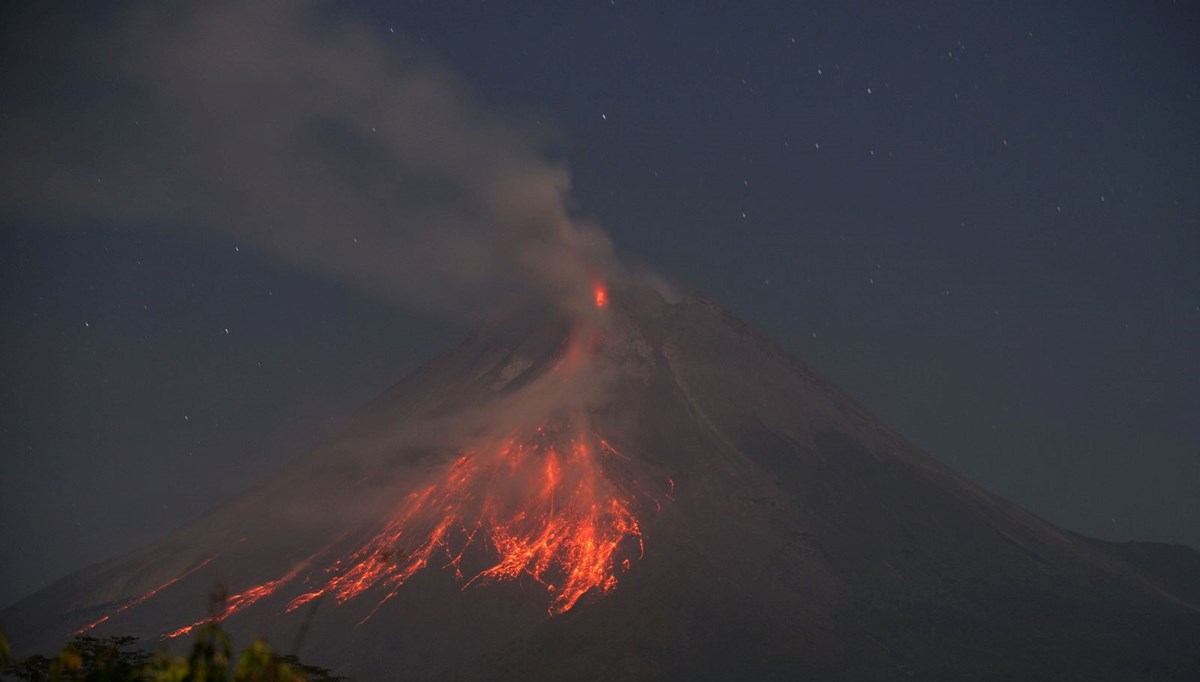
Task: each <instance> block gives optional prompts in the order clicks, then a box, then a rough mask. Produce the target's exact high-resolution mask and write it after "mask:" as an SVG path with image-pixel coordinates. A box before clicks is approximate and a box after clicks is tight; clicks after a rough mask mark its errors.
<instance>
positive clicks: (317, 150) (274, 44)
mask: <svg viewBox="0 0 1200 682" xmlns="http://www.w3.org/2000/svg"><path fill="white" fill-rule="evenodd" d="M401 32H402V27H401V28H398V29H397V33H394V34H393V33H387V32H381V31H379V30H378V29H375V28H372V27H370V26H368V25H367V24H366V23H364V22H360V21H357V20H354V19H352V18H347V17H338V16H332V15H331V13H330V12H329V11H328V8H326V7H323V6H319V5H317V4H313V3H263V2H253V3H240V2H222V3H215V4H202V5H195V6H187V7H182V6H174V5H170V6H168V5H161V4H153V5H147V6H139V7H137V8H136V9H135V10H133V11H132V12H130V13H128V14H127V15H125V16H124V17H123V18H122V19H121V20H120V21H118V22H116V23H115V24H111V25H107V26H105V27H101V28H97V29H95V31H94V34H93V35H91V36H88V37H87V38H86V39H81V40H75V41H68V43H69V45H70V47H68V48H64V49H65V50H67V52H66V54H67V57H66V58H65V59H64V63H65V64H66V65H67V66H68V67H80V68H83V66H84V65H87V64H91V65H93V66H91V67H89V68H92V69H99V70H100V72H99V73H92V72H88V73H89V76H88V80H89V81H91V82H89V83H88V84H86V85H89V86H92V87H94V86H95V85H96V83H97V82H99V83H102V84H103V85H102V86H101V87H99V88H97V90H98V94H97V95H96V96H95V98H94V99H95V106H94V107H93V108H91V109H90V110H88V111H75V112H70V113H63V112H61V111H60V112H57V113H56V114H55V115H54V116H51V117H50V119H49V120H47V118H46V117H45V116H42V115H41V113H40V112H38V111H36V110H37V109H38V107H36V106H29V105H24V106H20V105H18V106H16V107H15V109H16V110H14V107H13V106H8V107H6V109H8V111H7V112H6V113H5V114H4V115H3V118H2V120H3V122H4V125H3V132H2V133H0V150H2V151H3V153H4V155H5V157H6V158H8V159H9V160H10V163H8V164H7V168H8V170H7V171H6V172H5V176H4V177H3V178H2V179H0V211H3V212H5V213H9V214H15V215H30V216H41V217H43V218H44V216H46V215H53V216H55V218H56V219H57V220H58V221H59V222H67V223H69V222H85V221H95V220H100V221H119V222H122V223H125V224H138V225H144V226H147V227H152V228H157V229H196V228H199V229H204V230H214V231H217V232H220V233H223V234H225V235H227V236H228V237H231V238H233V239H235V240H237V241H238V242H239V243H241V244H243V245H252V246H254V247H256V248H258V249H260V250H262V251H264V252H267V253H270V254H273V255H274V256H277V257H279V258H281V259H283V260H285V261H287V262H289V263H292V264H293V265H296V266H299V267H301V268H304V269H307V270H310V271H312V272H314V273H318V274H320V275H323V276H327V277H330V278H332V279H335V280H337V281H341V282H345V283H347V284H348V285H350V286H352V287H354V288H356V289H357V290H360V291H362V292H364V293H367V294H369V295H372V296H374V297H378V298H382V299H384V300H386V301H389V302H391V303H394V304H397V305H400V306H403V307H407V308H415V309H418V310H422V311H427V312H428V311H433V312H438V313H442V314H450V315H458V316H461V315H464V314H467V315H470V314H474V313H478V312H479V309H480V308H481V307H482V305H485V304H488V303H492V302H494V301H495V299H496V298H497V297H498V294H499V295H500V296H502V295H504V294H514V293H519V294H523V295H525V296H529V295H533V296H540V297H543V298H545V299H548V301H549V302H551V303H553V304H555V305H556V306H558V307H559V309H560V310H561V311H562V312H564V313H567V314H569V315H571V316H576V315H579V314H581V313H582V312H583V311H586V310H589V309H590V306H589V299H590V296H591V293H590V287H591V284H590V280H591V279H592V278H595V277H597V276H604V273H606V272H607V271H609V270H610V269H611V268H612V267H613V263H614V260H613V255H612V246H611V243H610V241H609V239H608V237H607V235H606V234H605V233H604V232H603V231H602V230H601V229H599V228H598V227H597V226H595V225H593V224H591V223H589V222H587V221H584V220H580V219H578V218H577V217H576V216H574V215H572V213H571V211H570V210H569V206H570V198H569V194H570V177H569V174H568V172H567V169H566V168H565V167H564V165H563V164H562V163H559V162H556V161H554V160H552V158H551V152H552V148H553V144H554V135H553V133H552V132H550V131H548V130H547V129H546V127H545V126H542V125H540V124H538V123H535V122H532V121H530V122H525V123H522V122H518V121H516V120H512V119H509V118H505V117H502V116H500V115H498V114H496V113H494V112H492V111H490V110H488V109H487V108H486V107H485V106H484V105H483V104H482V103H481V102H480V101H479V100H478V98H477V97H475V96H474V95H473V94H472V93H471V91H470V90H469V88H468V87H467V86H466V85H464V84H463V83H462V82H461V81H460V80H459V79H458V78H457V77H456V76H455V75H454V74H452V73H451V72H450V71H449V70H447V69H446V68H444V67H443V66H440V65H438V64H437V63H436V61H435V60H433V59H432V58H431V57H430V56H429V55H427V54H424V53H422V52H421V51H419V50H416V49H413V48H412V47H411V46H408V45H406V44H404V42H403V41H402V40H401V39H400V38H399V34H400V33H401ZM97 64H115V65H116V66H115V67H107V66H95V65H97ZM111 68H115V70H111ZM23 99H29V98H23ZM34 99H37V98H36V97H34Z"/></svg>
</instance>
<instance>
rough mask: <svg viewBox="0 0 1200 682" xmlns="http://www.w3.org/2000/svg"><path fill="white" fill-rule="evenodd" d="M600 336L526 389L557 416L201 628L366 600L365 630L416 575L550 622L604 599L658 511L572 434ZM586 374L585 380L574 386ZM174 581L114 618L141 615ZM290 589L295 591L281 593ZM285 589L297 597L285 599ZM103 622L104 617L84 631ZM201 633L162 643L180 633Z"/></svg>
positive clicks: (243, 595) (576, 340) (623, 463)
mask: <svg viewBox="0 0 1200 682" xmlns="http://www.w3.org/2000/svg"><path fill="white" fill-rule="evenodd" d="M593 296H594V300H593V302H594V304H595V306H596V308H597V309H603V308H605V307H606V306H607V305H608V302H609V301H608V292H607V290H606V289H605V287H604V285H603V284H599V283H598V284H595V285H594V286H593ZM600 330H601V326H600V325H598V324H595V323H594V321H593V323H592V324H589V325H584V326H577V327H576V328H575V329H574V331H573V332H572V333H571V334H570V335H568V337H567V339H566V340H565V342H564V346H563V347H562V348H560V353H561V355H560V357H559V359H558V361H557V362H556V363H554V364H553V365H552V366H551V367H550V368H549V370H548V371H547V372H546V374H545V375H544V379H545V381H544V382H542V383H541V384H538V383H537V382H535V383H534V385H533V387H531V388H530V389H526V390H530V391H531V393H529V394H526V395H534V394H536V395H535V397H537V398H539V399H540V400H541V401H545V400H546V398H547V396H553V395H554V394H553V393H545V392H540V393H539V392H538V391H539V390H540V389H549V390H553V391H559V392H562V396H563V400H562V401H558V400H555V399H550V401H549V402H550V403H551V404H554V405H557V406H558V407H557V408H556V409H552V412H555V413H556V415H557V416H552V417H550V416H548V417H547V419H546V420H545V421H544V422H543V425H542V426H540V427H536V428H521V427H515V426H511V425H510V426H509V429H510V430H509V431H508V435H506V436H502V437H498V438H496V439H494V440H488V441H484V443H483V444H482V445H478V446H476V447H473V448H471V449H469V450H466V451H460V452H459V454H458V455H457V457H456V458H454V459H453V460H452V461H450V462H449V463H448V464H447V465H445V466H444V468H441V469H439V470H438V471H437V472H436V473H435V474H433V475H432V477H431V478H430V479H427V480H426V482H425V483H424V484H423V485H422V486H421V487H419V488H417V489H416V490H415V491H413V492H411V493H409V494H408V495H406V496H405V497H404V498H403V499H401V500H399V501H398V503H397V506H396V507H395V508H394V509H391V510H390V511H389V513H388V514H387V515H386V516H385V518H384V520H383V521H382V522H381V523H380V524H379V525H378V526H376V527H375V529H374V530H373V531H371V532H370V533H366V534H364V535H363V536H360V537H365V539H364V540H360V541H356V542H351V543H350V544H348V545H344V544H341V543H336V544H335V545H331V546H327V547H326V548H325V549H323V550H320V551H318V552H317V553H316V554H314V555H312V556H310V557H308V558H307V559H305V560H303V561H301V562H299V563H298V564H296V565H294V566H293V567H292V568H291V569H290V570H289V571H287V572H285V573H283V574H281V575H279V576H278V577H276V578H275V579H273V580H270V581H267V582H265V583H262V584H259V585H254V586H251V587H247V588H245V589H243V590H241V591H240V592H238V593H236V594H234V595H232V596H230V597H228V598H227V599H225V600H223V601H222V602H221V603H220V604H219V605H218V607H217V610H216V611H215V612H214V613H213V614H212V615H211V616H210V618H209V619H207V620H212V621H222V620H225V619H226V618H228V617H230V616H232V615H234V614H235V613H238V612H240V611H242V610H244V609H247V608H249V607H250V606H252V605H254V604H255V603H258V602H260V601H262V600H263V599H265V598H266V597H268V596H270V595H272V594H275V593H277V592H281V591H284V590H286V591H287V592H289V593H290V595H291V599H290V601H289V602H288V605H287V611H289V612H291V611H294V610H296V609H298V608H300V607H301V606H303V605H305V604H310V603H313V602H315V601H316V600H318V599H321V598H323V597H326V596H328V597H330V598H331V599H333V600H334V601H336V603H338V604H343V603H345V602H348V601H350V600H353V599H355V598H356V597H360V596H363V595H366V594H367V593H370V595H371V596H372V597H373V598H374V600H375V605H374V607H373V608H372V609H370V611H369V612H368V613H367V615H366V617H365V618H363V621H365V620H367V619H369V618H370V617H371V616H372V615H373V614H374V613H375V612H376V611H377V610H378V609H379V607H380V606H382V605H383V604H384V603H385V602H387V601H388V600H390V599H392V598H393V597H394V596H396V594H397V593H398V591H399V590H400V588H401V587H402V586H403V585H404V584H405V583H407V582H408V581H409V580H410V579H411V578H412V577H413V576H414V575H415V574H416V573H418V572H419V571H421V570H422V569H424V568H426V567H430V566H433V567H435V568H440V569H443V570H445V571H447V572H452V574H453V576H454V578H455V579H457V580H458V581H460V582H461V583H462V589H463V590H466V589H467V588H470V587H473V586H482V585H487V584H493V583H499V582H507V581H517V580H522V579H525V580H529V581H530V582H531V583H532V584H535V585H538V586H540V588H541V589H543V590H544V591H545V593H546V595H547V601H546V605H547V611H548V612H549V613H550V615H557V614H561V613H563V612H565V611H568V610H570V609H571V608H572V607H574V606H575V605H576V604H577V603H578V602H579V600H580V599H581V598H583V596H584V595H586V594H588V593H595V594H605V593H607V592H609V591H611V590H612V589H613V588H614V587H615V586H616V584H617V575H618V573H619V572H622V571H628V570H630V568H631V565H632V561H633V560H636V559H640V558H641V557H642V554H643V552H644V546H643V543H642V530H641V526H640V524H639V521H638V518H637V516H636V515H635V509H636V507H638V506H640V505H639V504H638V502H639V500H643V499H644V500H648V501H649V502H652V503H653V504H654V505H655V506H658V502H657V500H656V499H655V498H654V497H653V496H651V495H649V494H648V493H647V492H646V491H644V490H643V489H642V488H641V487H640V486H639V485H638V483H637V481H636V480H635V479H633V478H632V477H630V476H628V475H623V474H621V473H620V472H622V471H628V467H629V464H630V460H629V458H628V457H627V456H625V455H622V454H621V453H620V452H618V451H617V450H616V449H614V448H613V447H612V445H610V444H609V443H608V441H606V440H603V439H600V438H598V437H596V436H594V435H592V434H591V432H590V431H589V430H588V429H587V428H586V426H584V424H585V420H584V419H583V417H582V415H583V414H584V413H585V412H586V409H585V408H583V407H581V403H579V401H578V400H577V398H578V397H579V395H580V393H579V392H580V391H584V390H586V387H587V386H593V387H594V386H595V385H597V383H596V379H597V376H596V374H595V372H594V371H593V370H596V369H597V365H596V362H595V361H596V358H597V357H598V356H597V354H596V351H597V349H598V344H599V342H600ZM588 372H591V374H589V375H588V376H582V375H584V374H585V373H588ZM572 399H574V401H572ZM509 400H510V403H509V405H508V406H509V407H511V406H512V405H514V404H515V405H517V406H520V405H523V404H524V403H522V400H524V398H523V397H522V396H520V395H517V396H510V398H509ZM535 402H537V401H535ZM567 403H569V404H570V405H571V406H568V404H567ZM498 431H499V432H500V433H504V432H505V431H504V430H503V429H499V430H498ZM493 432H496V431H493ZM672 487H673V485H672ZM668 497H669V495H668ZM359 542H361V544H359ZM339 544H340V545H341V546H342V547H345V548H346V550H347V554H345V555H342V556H341V557H340V558H338V556H337V552H336V551H335V549H334V548H335V546H337V545H339ZM322 557H326V558H322ZM319 559H320V560H321V562H322V563H324V562H326V561H328V562H329V563H327V564H326V566H327V567H326V568H325V569H324V571H321V572H317V571H310V569H313V568H314V567H315V566H316V565H318V564H317V562H318V560H319ZM209 561H211V559H210V560H209ZM207 563H208V561H205V562H204V563H202V564H200V565H198V566H196V567H195V568H193V569H192V570H191V571H189V572H188V573H186V574H184V575H190V574H191V573H192V572H194V571H197V570H199V569H200V568H202V567H203V566H205V565H206V564H207ZM302 575H303V576H304V577H303V578H301V576H302ZM182 577H183V576H180V578H182ZM177 580H179V578H176V579H174V580H172V581H170V582H168V583H166V584H164V585H163V586H162V587H160V588H158V589H156V590H153V591H151V592H150V593H147V594H146V595H144V596H142V597H140V598H139V599H137V600H135V601H134V602H132V603H130V604H128V605H127V606H125V607H122V608H121V609H120V610H119V611H117V613H120V612H121V611H124V610H126V609H128V608H131V607H133V606H137V605H138V604H141V603H142V602H144V601H146V600H147V599H149V598H150V597H153V596H154V595H156V594H158V592H160V591H161V590H162V589H163V588H165V587H168V586H169V585H171V584H173V583H174V582H176V581H177ZM296 583H301V584H303V585H304V587H303V588H293V589H288V588H291V586H292V585H294V584H296ZM295 589H303V590H304V591H303V592H301V593H300V594H299V595H298V596H295V595H296V591H295ZM104 620H107V617H105V618H104V619H101V621H97V622H96V623H94V624H92V625H90V626H88V628H85V630H86V629H90V628H91V627H94V626H95V625H98V624H99V623H100V622H104ZM203 622H205V621H203V620H202V621H197V622H195V623H192V624H191V625H186V626H184V627H180V628H178V629H176V630H174V631H171V632H168V633H167V634H164V635H163V637H164V638H167V639H170V638H174V637H178V636H181V635H184V634H187V633H188V632H191V631H192V630H193V629H194V628H195V627H196V626H197V625H200V624H201V623H203Z"/></svg>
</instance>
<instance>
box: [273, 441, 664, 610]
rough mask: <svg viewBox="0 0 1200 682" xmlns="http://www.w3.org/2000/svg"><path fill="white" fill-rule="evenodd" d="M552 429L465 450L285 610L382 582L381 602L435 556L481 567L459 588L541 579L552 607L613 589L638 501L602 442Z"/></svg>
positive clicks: (632, 542) (634, 528) (458, 567)
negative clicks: (619, 479) (614, 475)
mask: <svg viewBox="0 0 1200 682" xmlns="http://www.w3.org/2000/svg"><path fill="white" fill-rule="evenodd" d="M552 434H553V431H552V430H550V429H546V428H542V429H537V430H536V431H535V433H534V434H533V436H532V437H531V438H530V439H529V440H527V441H519V440H516V439H509V440H507V441H506V442H504V443H503V444H501V445H499V446H497V447H495V448H492V449H485V450H479V451H474V452H470V453H467V454H464V455H462V456H460V457H459V458H458V459H456V460H455V461H454V462H453V463H452V464H451V465H450V466H449V467H448V468H447V469H446V471H445V472H444V474H443V475H442V476H441V477H440V478H439V479H438V480H436V481H434V482H433V483H430V484H428V485H426V486H425V487H424V488H421V489H420V490H418V491H416V492H414V493H412V494H410V495H408V496H407V497H406V498H405V499H404V501H403V502H402V503H401V504H400V506H399V507H398V508H397V509H396V511H395V513H394V514H393V515H392V517H391V518H390V519H389V520H388V521H387V522H386V524H385V525H384V526H383V528H382V529H381V530H380V531H379V532H378V533H377V534H375V535H374V536H373V537H372V538H371V539H370V540H368V541H367V542H366V543H365V544H363V545H362V546H361V547H360V548H359V549H358V550H357V551H355V552H353V553H352V554H351V555H350V556H349V557H347V558H346V559H345V560H343V561H340V562H335V563H334V564H333V565H332V566H331V567H330V568H329V569H327V572H329V573H330V574H332V577H331V578H329V579H328V580H327V581H326V582H325V583H324V584H323V585H321V586H320V587H318V588H317V589H315V590H312V591H310V592H308V593H305V594H302V595H300V596H299V597H296V598H295V599H294V600H292V602H291V604H289V606H288V610H289V611H291V610H294V609H296V608H298V607H300V606H301V605H303V604H306V603H308V602H310V601H312V600H314V599H316V598H318V597H321V596H323V595H332V596H333V597H334V598H335V599H336V600H337V602H338V603H344V602H346V601H348V600H351V599H354V598H355V597H358V596H359V595H361V594H363V593H364V592H366V591H367V590H369V589H371V588H375V587H381V588H383V589H385V590H387V592H386V594H385V595H384V596H383V598H382V599H381V600H380V601H379V602H378V604H377V605H376V608H378V606H379V605H382V603H383V602H386V601H387V600H388V599H390V598H391V597H393V596H394V595H395V594H396V591H397V590H398V589H399V588H400V587H401V586H402V585H403V584H404V583H405V582H407V581H408V580H409V579H410V578H411V577H412V576H413V575H414V574H415V573H417V572H418V571H420V570H421V569H423V568H425V567H427V566H429V565H430V563H436V564H438V565H439V567H441V568H453V569H454V571H455V575H456V576H457V577H459V578H461V577H462V575H463V574H462V568H463V565H464V564H465V563H470V564H472V565H477V566H476V568H477V570H475V571H473V573H474V576H473V577H472V578H471V579H470V580H467V581H466V582H465V584H464V585H463V589H466V588H467V587H470V586H473V585H476V586H478V585H486V584H489V583H496V582H504V581H512V580H516V579H518V578H520V577H521V576H523V575H524V576H529V577H531V578H532V579H533V580H535V581H537V582H538V583H540V584H542V585H543V586H544V587H545V589H546V591H547V593H548V595H549V605H548V610H549V612H550V613H551V614H559V613H563V612H564V611H567V610H569V609H571V608H572V607H573V606H575V604H576V603H577V602H578V601H579V599H580V598H581V597H582V596H583V595H584V594H586V593H587V592H589V591H591V590H593V589H596V590H598V591H599V592H601V593H605V592H608V591H609V590H611V589H613V587H614V586H615V585H616V584H617V576H616V572H617V567H618V566H621V567H623V568H625V569H628V567H629V564H628V563H625V562H620V561H618V556H619V555H622V554H629V555H631V556H633V557H634V558H637V557H640V555H641V528H640V526H639V524H638V520H637V518H636V516H635V515H634V513H633V510H632V506H633V500H632V499H631V498H630V497H628V496H627V495H625V494H623V493H622V492H621V491H620V490H619V489H618V488H617V487H616V486H614V485H612V484H610V483H609V482H608V481H607V479H606V478H605V475H604V467H603V465H602V462H601V461H600V458H601V457H603V456H608V453H607V452H606V450H604V449H602V448H600V447H597V446H596V445H593V444H591V443H590V442H589V441H588V440H587V439H586V438H585V437H584V436H579V437H577V438H574V439H570V440H566V441H561V440H558V439H556V438H555V437H554V436H553V435H552ZM635 551H636V554H635V553H634V552H635ZM443 555H444V557H445V558H444V560H442V559H439V558H438V557H440V556H443ZM626 558H628V557H626ZM372 613H373V611H372ZM367 617H368V618H369V617H370V614H368V616H367Z"/></svg>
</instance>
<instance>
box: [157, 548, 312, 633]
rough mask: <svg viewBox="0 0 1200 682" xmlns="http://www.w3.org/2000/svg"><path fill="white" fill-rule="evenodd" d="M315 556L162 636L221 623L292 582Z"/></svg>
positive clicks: (234, 596)
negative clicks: (205, 615) (212, 623)
mask: <svg viewBox="0 0 1200 682" xmlns="http://www.w3.org/2000/svg"><path fill="white" fill-rule="evenodd" d="M314 558H315V555H314V556H312V557H309V558H308V559H306V560H304V561H302V562H300V563H299V564H297V565H296V567H295V568H293V569H292V570H290V571H288V572H287V573H285V574H283V575H282V576H280V577H278V578H276V579H275V580H271V581H269V582H265V583H263V584H261V585H255V586H254V587H250V588H248V589H245V590H242V591H241V592H238V593H237V594H235V595H233V596H230V597H227V598H226V599H225V600H224V601H223V602H221V603H220V604H219V605H218V608H217V611H216V613H214V614H213V615H212V616H211V617H209V618H205V619H203V620H198V621H196V622H195V623H192V624H191V625H185V626H183V627H181V628H179V629H178V630H174V631H172V632H168V633H166V634H164V635H163V636H162V638H163V639H174V638H176V637H180V636H183V635H186V634H188V633H189V632H191V631H192V630H194V629H196V628H197V627H198V626H200V625H203V624H204V623H208V622H217V623H219V622H221V621H223V620H225V619H226V618H228V617H230V616H232V615H233V614H235V613H237V612H238V611H241V610H242V609H245V608H247V607H249V606H251V605H252V604H254V603H255V602H257V601H259V600H260V599H262V598H263V597H266V596H269V595H271V594H272V593H274V592H275V591H276V590H278V589H279V588H280V587H282V586H283V585H286V584H287V583H289V582H291V581H292V580H293V579H294V578H295V577H296V576H297V575H299V574H300V572H301V571H303V570H304V569H305V568H307V567H308V566H309V564H311V563H312V560H313V559H314Z"/></svg>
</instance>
